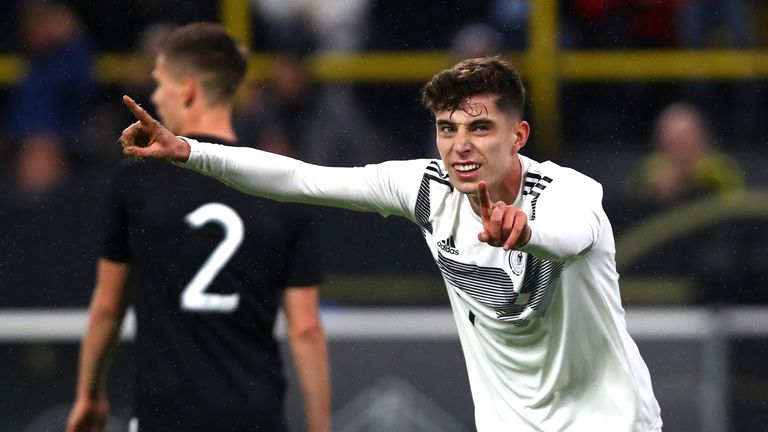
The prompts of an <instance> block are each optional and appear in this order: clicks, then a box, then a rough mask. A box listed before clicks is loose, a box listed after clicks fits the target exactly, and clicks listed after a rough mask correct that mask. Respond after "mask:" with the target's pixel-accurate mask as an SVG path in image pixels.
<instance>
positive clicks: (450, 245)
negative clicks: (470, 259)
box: [437, 236, 459, 255]
mask: <svg viewBox="0 0 768 432" xmlns="http://www.w3.org/2000/svg"><path fill="white" fill-rule="evenodd" d="M437 247H439V248H440V249H442V251H443V252H445V253H449V254H451V255H458V254H459V250H458V249H456V243H455V241H454V240H453V236H450V237H448V238H447V239H445V240H440V241H439V242H437Z"/></svg>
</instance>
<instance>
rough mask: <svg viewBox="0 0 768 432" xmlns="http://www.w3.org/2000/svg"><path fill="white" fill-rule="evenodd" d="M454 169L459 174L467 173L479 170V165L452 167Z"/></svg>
mask: <svg viewBox="0 0 768 432" xmlns="http://www.w3.org/2000/svg"><path fill="white" fill-rule="evenodd" d="M454 168H456V171H459V172H467V171H472V170H475V169H478V168H480V165H479V164H469V165H454Z"/></svg>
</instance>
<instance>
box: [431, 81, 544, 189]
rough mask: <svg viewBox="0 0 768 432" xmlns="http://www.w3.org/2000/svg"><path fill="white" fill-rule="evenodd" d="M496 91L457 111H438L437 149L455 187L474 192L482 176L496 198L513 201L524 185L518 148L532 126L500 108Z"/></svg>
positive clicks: (521, 145) (473, 100) (436, 122)
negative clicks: (521, 185) (497, 103)
mask: <svg viewBox="0 0 768 432" xmlns="http://www.w3.org/2000/svg"><path fill="white" fill-rule="evenodd" d="M496 98H497V97H496V96H494V95H490V94H485V95H476V96H472V97H470V98H469V99H467V100H466V103H464V104H463V105H462V106H461V107H460V108H458V109H456V110H444V111H438V112H436V113H435V119H436V121H435V124H436V127H437V149H438V151H439V152H440V157H441V158H442V159H443V162H444V163H445V166H446V168H447V170H448V174H449V175H450V177H451V180H452V182H453V185H454V187H456V189H458V190H459V191H460V192H462V193H465V194H472V195H474V194H476V193H477V185H478V183H479V182H480V181H485V182H486V183H487V184H488V191H489V192H490V194H491V198H492V199H494V200H502V201H504V202H506V203H507V204H512V203H513V202H514V199H515V198H516V196H517V192H518V190H519V188H520V174H521V172H520V171H521V168H520V161H519V160H518V156H517V152H518V151H519V150H520V148H522V147H523V146H524V145H525V142H526V141H527V140H528V135H529V132H530V126H529V125H528V122H526V121H524V120H521V119H520V118H519V116H517V115H515V114H514V113H512V112H509V111H501V110H499V108H498V107H497V106H496Z"/></svg>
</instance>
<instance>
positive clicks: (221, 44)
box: [160, 23, 248, 104]
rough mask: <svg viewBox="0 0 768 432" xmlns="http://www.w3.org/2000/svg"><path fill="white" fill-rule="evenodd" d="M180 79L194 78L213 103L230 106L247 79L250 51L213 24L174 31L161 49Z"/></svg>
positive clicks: (203, 24) (161, 52)
mask: <svg viewBox="0 0 768 432" xmlns="http://www.w3.org/2000/svg"><path fill="white" fill-rule="evenodd" d="M160 54H162V55H164V56H165V59H166V61H167V62H168V64H169V65H170V69H169V71H170V73H171V74H172V75H173V76H176V77H179V76H182V75H185V74H189V75H194V76H196V77H197V78H198V79H199V80H200V83H201V85H202V87H203V91H204V92H205V96H204V97H205V98H206V101H207V102H208V103H210V104H218V103H229V102H231V101H232V100H233V99H234V98H235V94H236V93H237V89H238V87H239V86H240V84H241V83H242V82H243V79H244V78H245V72H246V68H247V66H248V52H247V49H246V48H245V47H244V46H243V45H242V44H240V43H238V42H237V41H236V40H235V38H234V37H232V35H230V34H229V33H228V32H227V30H226V29H225V28H224V27H222V26H220V25H218V24H213V23H195V24H189V25H185V26H183V27H180V28H178V29H176V30H174V31H173V32H172V33H171V34H170V35H169V36H168V39H166V40H165V42H164V43H163V46H162V47H161V49H160Z"/></svg>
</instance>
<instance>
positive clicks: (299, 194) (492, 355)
mask: <svg viewBox="0 0 768 432" xmlns="http://www.w3.org/2000/svg"><path fill="white" fill-rule="evenodd" d="M189 141H190V144H191V146H192V154H191V155H190V158H189V161H188V162H187V163H185V164H180V165H182V166H186V167H188V168H191V169H194V170H197V171H200V172H203V173H205V174H207V175H210V176H213V177H215V178H218V179H219V180H221V181H223V182H225V183H227V184H229V185H230V186H233V187H235V188H237V189H239V190H242V191H244V192H246V193H251V194H255V195H259V196H265V197H269V198H274V199H278V200H282V201H297V202H304V203H314V204H323V205H331V206H337V207H344V208H349V209H355V210H361V211H376V212H379V213H381V214H382V215H385V216H386V215H391V214H394V215H398V216H402V217H406V218H408V219H410V220H411V221H413V222H414V223H416V224H418V226H419V227H420V228H421V231H422V233H423V234H424V238H425V240H426V242H427V246H428V247H429V249H430V251H431V253H432V256H433V257H434V259H435V262H436V263H437V266H438V267H439V269H440V271H441V273H442V275H443V279H444V281H445V285H446V288H447V290H448V296H449V298H450V301H451V306H452V309H453V315H454V319H455V321H456V325H457V327H458V332H459V336H460V340H461V345H462V348H463V351H464V357H465V360H466V363H467V369H468V373H469V381H470V387H471V389H472V397H473V400H474V405H475V419H476V424H477V429H478V431H481V432H486V431H488V432H498V431H507V430H515V431H593V430H610V431H614V432H619V431H638V432H646V431H655V430H660V428H661V416H660V410H659V405H658V403H657V402H656V399H655V397H654V395H653V390H652V389H651V380H650V375H649V373H648V368H647V367H646V365H645V363H644V362H643V359H642V358H641V357H640V353H639V351H638V349H637V346H636V345H635V343H634V341H633V340H632V339H631V337H630V336H629V334H628V333H627V330H626V324H625V320H624V310H623V309H622V307H621V300H620V296H619V284H618V274H617V273H616V265H615V261H614V255H615V248H614V241H613V233H612V229H611V226H610V223H609V221H608V218H607V216H606V215H605V212H604V211H603V209H602V204H601V201H602V187H601V186H600V184H599V183H597V182H595V181H594V180H592V179H590V178H589V177H586V176H584V175H582V174H580V173H578V172H576V171H574V170H572V169H568V168H563V167H560V166H558V165H556V164H554V163H552V162H544V163H538V162H535V161H533V160H531V159H528V158H526V157H524V156H522V155H521V156H519V157H520V161H521V165H522V173H523V174H522V182H521V185H520V191H519V193H518V198H517V200H516V201H515V203H514V205H515V206H516V207H517V208H519V209H521V210H523V211H524V212H525V213H526V214H527V215H528V218H529V221H530V222H529V223H530V226H531V231H532V235H531V239H530V241H529V242H528V244H527V245H526V246H525V247H523V248H521V249H520V250H512V251H504V250H503V249H502V248H498V247H492V246H490V245H488V244H486V243H482V242H480V241H479V240H478V239H477V235H478V233H479V232H480V231H482V220H481V219H480V217H479V216H478V215H477V214H476V213H475V212H474V211H473V209H472V207H471V205H470V202H469V198H468V196H467V195H465V194H462V193H460V192H458V191H457V190H455V189H454V187H453V185H452V184H451V181H450V179H449V177H448V175H447V174H446V172H445V168H444V166H443V163H442V162H441V161H439V160H428V159H420V160H410V161H390V162H385V163H381V164H376V165H368V166H366V167H362V168H328V167H319V166H315V165H309V164H305V163H303V162H300V161H297V160H294V159H289V158H285V157H282V156H277V155H273V154H269V153H265V152H260V151H258V150H253V149H245V148H235V147H224V146H217V145H213V144H204V143H197V142H195V141H192V140H189Z"/></svg>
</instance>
